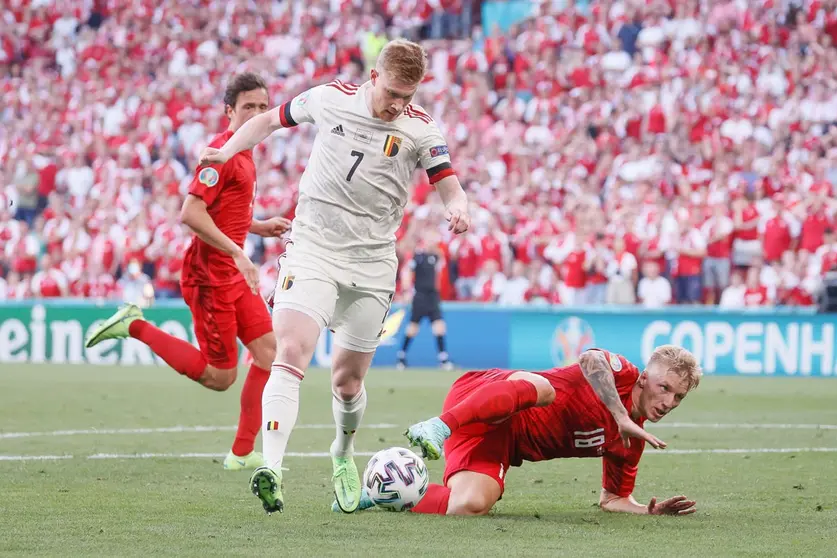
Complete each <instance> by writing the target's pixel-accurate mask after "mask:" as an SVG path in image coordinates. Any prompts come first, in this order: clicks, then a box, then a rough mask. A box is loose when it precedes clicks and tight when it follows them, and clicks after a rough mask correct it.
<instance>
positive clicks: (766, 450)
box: [647, 448, 837, 455]
mask: <svg viewBox="0 0 837 558" xmlns="http://www.w3.org/2000/svg"><path fill="white" fill-rule="evenodd" d="M811 452H814V453H834V452H837V448H709V449H665V450H655V449H650V450H649V451H648V452H647V455H666V454H668V455H693V454H702V453H811Z"/></svg>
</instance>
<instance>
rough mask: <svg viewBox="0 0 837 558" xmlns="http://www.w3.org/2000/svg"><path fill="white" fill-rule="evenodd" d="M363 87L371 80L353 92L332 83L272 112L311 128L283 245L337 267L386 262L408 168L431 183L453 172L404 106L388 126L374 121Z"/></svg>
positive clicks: (427, 121) (416, 113) (433, 128)
mask: <svg viewBox="0 0 837 558" xmlns="http://www.w3.org/2000/svg"><path fill="white" fill-rule="evenodd" d="M371 89H372V82H371V81H368V82H366V83H364V84H363V85H360V86H358V85H350V84H346V83H343V82H341V81H339V80H336V81H333V82H331V83H328V84H326V85H319V86H317V87H314V88H312V89H309V90H308V91H305V92H304V93H301V94H300V95H298V96H297V97H296V98H294V99H293V100H292V101H291V102H289V103H286V104H284V105H282V106H281V107H280V109H279V110H280V114H281V119H282V124H283V126H286V127H292V126H296V125H297V124H299V123H302V122H310V123H312V124H314V125H316V126H317V137H316V140H315V141H314V147H313V150H312V152H311V156H310V158H309V159H308V164H307V166H306V168H305V172H304V173H303V175H302V179H301V182H300V185H299V202H298V205H297V208H296V217H295V219H294V223H293V229H292V232H291V240H292V241H293V243H294V244H295V245H298V246H299V247H304V249H309V248H310V249H314V250H318V251H325V252H326V253H328V254H329V255H330V256H331V257H333V258H335V259H339V260H343V261H374V260H381V259H386V258H394V257H395V232H396V230H397V229H398V227H399V226H400V225H401V219H402V217H403V215H404V207H405V206H406V204H407V201H408V198H409V190H410V185H411V183H412V181H413V173H414V172H415V170H416V168H418V167H419V166H421V167H422V168H424V169H425V171H426V172H427V175H428V177H429V178H430V182H431V183H435V182H438V181H439V180H441V179H442V178H444V177H446V176H450V175H452V174H453V169H452V168H451V162H450V155H449V154H448V146H447V143H446V142H445V139H444V138H443V137H442V133H441V132H440V131H439V128H438V126H437V125H436V123H435V122H434V121H433V119H432V118H430V116H428V115H427V113H426V112H425V111H424V110H423V109H422V108H421V107H419V106H417V105H412V104H411V105H407V107H406V108H405V110H404V112H403V113H402V114H401V115H400V116H399V117H398V118H397V119H396V120H394V121H393V122H385V121H383V120H380V119H378V118H375V117H373V116H372V114H371V112H370V110H369V108H368V106H367V100H366V99H367V95H371V93H372V91H371Z"/></svg>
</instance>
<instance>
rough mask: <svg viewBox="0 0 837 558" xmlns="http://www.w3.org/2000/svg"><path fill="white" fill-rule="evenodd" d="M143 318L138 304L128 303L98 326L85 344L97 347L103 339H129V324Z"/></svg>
mask: <svg viewBox="0 0 837 558" xmlns="http://www.w3.org/2000/svg"><path fill="white" fill-rule="evenodd" d="M141 319H142V310H140V307H139V306H137V305H136V304H128V305H126V306H123V307H122V308H120V309H119V310H117V311H116V314H114V315H113V316H111V317H110V318H108V319H107V320H105V322H104V323H102V325H100V326H99V327H97V328H96V329H95V330H94V331H93V333H91V334H90V337H88V338H87V342H86V343H85V344H84V346H85V347H87V348H88V349H89V348H90V347H95V346H96V345H98V344H99V343H101V342H102V341H106V340H108V339H127V338H128V337H130V334H129V333H128V326H130V325H131V322H133V321H134V320H141Z"/></svg>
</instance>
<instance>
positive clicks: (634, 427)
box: [578, 349, 666, 449]
mask: <svg viewBox="0 0 837 558" xmlns="http://www.w3.org/2000/svg"><path fill="white" fill-rule="evenodd" d="M614 357H615V358H617V359H618V357H616V356H615V355H614ZM578 364H579V366H580V367H581V372H582V374H584V377H585V378H586V379H587V382H588V383H589V384H590V387H592V388H593V391H594V392H596V395H597V396H598V398H599V399H600V400H601V402H602V403H604V405H605V407H607V409H608V411H610V414H611V415H613V419H614V420H615V421H616V425H617V426H618V428H619V434H620V435H621V436H622V442H623V443H624V444H625V447H630V444H631V442H630V438H641V439H643V440H645V441H646V442H648V443H649V444H651V445H652V446H654V447H655V448H658V449H659V448H664V447H666V443H665V442H663V441H662V440H660V439H659V438H657V437H656V436H653V435H652V434H649V433H648V432H646V431H645V430H644V429H643V428H642V427H641V426H639V425H638V424H637V423H635V422H634V421H633V420H631V417H630V416H629V415H628V410H627V409H625V406H624V405H623V404H622V399H621V398H620V397H619V391H618V390H617V389H616V379H615V378H614V377H613V372H614V368H613V367H612V366H611V364H610V361H609V360H608V355H607V354H606V353H605V351H601V350H599V349H590V350H589V351H585V352H584V353H582V354H581V356H580V357H579V359H578ZM617 370H621V364H620V365H619V368H618V369H617Z"/></svg>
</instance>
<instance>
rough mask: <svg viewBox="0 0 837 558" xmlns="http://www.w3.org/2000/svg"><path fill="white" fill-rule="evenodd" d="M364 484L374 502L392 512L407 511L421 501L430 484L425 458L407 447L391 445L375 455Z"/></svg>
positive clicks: (367, 470) (365, 475)
mask: <svg viewBox="0 0 837 558" xmlns="http://www.w3.org/2000/svg"><path fill="white" fill-rule="evenodd" d="M363 484H364V486H366V489H367V491H368V492H369V497H370V498H371V499H372V501H373V502H375V504H376V505H377V506H379V507H381V508H384V509H385V510H389V511H407V510H410V509H412V508H413V507H414V506H415V505H416V504H418V503H419V501H421V499H422V497H424V494H425V493H426V492H427V485H428V484H430V475H428V474H427V467H426V466H425V464H424V461H422V460H421V458H420V457H419V456H418V455H416V454H415V453H413V452H411V451H410V450H408V449H406V448H389V449H385V450H381V451H379V452H378V453H376V454H375V455H373V456H372V459H370V460H369V464H368V465H367V466H366V470H365V471H364V472H363Z"/></svg>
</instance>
